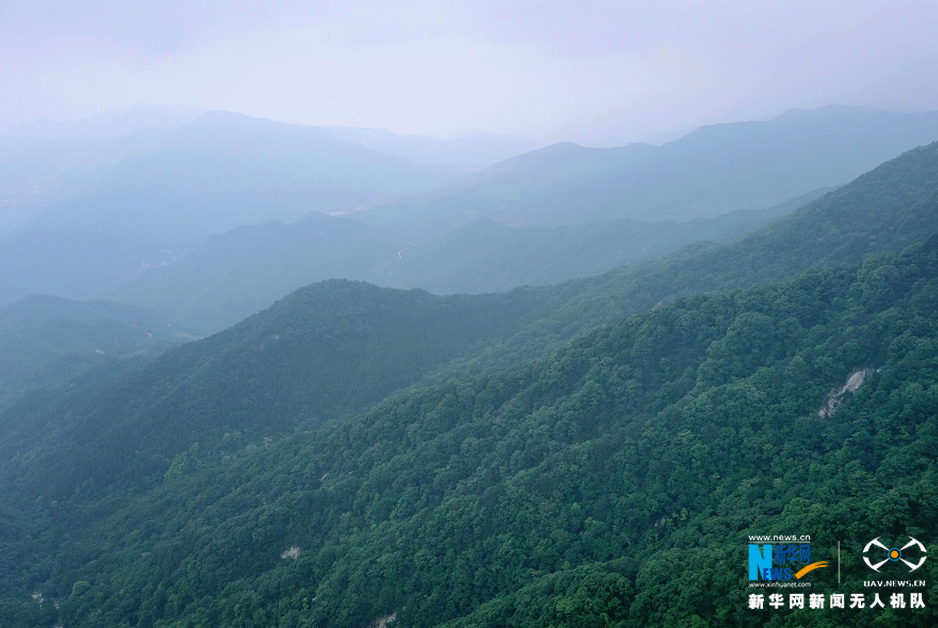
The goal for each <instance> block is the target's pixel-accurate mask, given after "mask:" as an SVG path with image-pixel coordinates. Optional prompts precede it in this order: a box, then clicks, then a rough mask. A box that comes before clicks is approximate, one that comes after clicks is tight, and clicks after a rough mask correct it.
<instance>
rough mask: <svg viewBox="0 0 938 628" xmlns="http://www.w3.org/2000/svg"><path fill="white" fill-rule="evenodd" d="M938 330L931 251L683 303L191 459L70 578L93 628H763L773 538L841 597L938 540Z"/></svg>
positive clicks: (880, 621) (99, 538) (882, 618)
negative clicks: (373, 627) (365, 408)
mask: <svg viewBox="0 0 938 628" xmlns="http://www.w3.org/2000/svg"><path fill="white" fill-rule="evenodd" d="M936 313H938V239H932V240H929V241H928V242H927V243H926V244H924V245H917V246H913V247H912V248H910V249H909V250H907V251H905V252H903V253H901V254H898V255H883V256H879V257H877V258H874V259H870V260H868V261H867V262H865V263H864V264H863V266H862V267H861V268H859V269H858V270H835V269H823V270H816V271H811V272H808V273H807V274H805V275H803V276H801V277H799V278H797V279H795V280H793V281H791V282H788V283H784V284H781V285H777V286H772V287H765V288H757V289H752V290H748V291H736V292H731V293H728V294H724V295H719V296H714V297H695V298H691V299H688V300H680V301H678V302H675V303H674V304H671V305H668V306H664V307H660V308H657V309H655V310H654V311H652V312H649V313H647V314H644V315H640V316H633V317H627V318H625V319H623V320H621V321H619V322H617V323H616V324H614V325H611V326H606V327H602V328H600V329H597V330H595V331H594V332H592V333H590V334H588V335H587V336H585V337H583V338H581V339H579V340H577V341H575V342H573V343H571V344H570V345H568V346H566V347H564V348H563V349H561V350H559V351H557V352H556V353H554V354H552V355H551V356H548V357H546V358H544V359H541V360H537V361H535V362H532V363H528V364H524V365H519V366H517V367H515V368H513V369H510V370H507V371H504V372H499V373H490V374H486V375H483V376H480V377H477V378H472V379H465V380H459V381H454V382H451V383H448V384H444V385H441V386H439V387H434V388H430V389H427V390H425V391H415V392H412V393H408V394H406V395H401V396H396V397H392V398H390V399H388V400H386V401H385V402H383V403H381V404H379V405H378V406H377V407H376V408H374V409H373V410H371V411H369V412H366V413H364V414H361V415H359V416H357V417H356V418H354V419H350V420H347V421H344V422H341V423H339V424H336V425H333V426H329V427H326V428H323V429H320V430H316V431H313V432H311V433H307V434H301V435H297V436H294V437H291V438H289V439H286V440H284V441H282V442H280V443H275V444H271V445H269V446H267V447H265V448H263V449H261V450H255V451H253V452H250V453H247V454H246V455H244V456H242V457H240V458H238V459H233V460H231V461H228V462H223V463H222V464H221V465H220V466H216V465H213V466H212V467H211V470H208V469H204V470H201V471H200V470H199V465H198V464H197V461H198V455H199V454H198V450H190V453H191V456H192V458H191V460H190V461H189V462H187V464H186V465H180V466H179V467H176V466H175V465H174V466H173V467H171V468H170V470H169V472H167V474H166V476H165V479H164V480H163V482H162V483H161V485H160V486H157V487H154V489H153V490H152V491H151V492H150V493H149V494H148V495H146V496H145V497H141V498H139V499H136V500H133V501H132V502H131V504H129V505H128V506H125V507H124V508H123V509H122V510H121V512H120V513H118V514H116V515H113V516H111V517H110V518H108V519H107V520H105V521H98V522H96V523H95V525H94V531H93V534H92V535H91V536H90V537H88V539H87V540H86V541H85V542H84V543H82V545H81V547H82V548H84V549H83V550H82V551H81V552H78V551H77V550H78V547H77V546H76V547H71V546H69V545H68V544H66V545H64V546H63V547H62V548H61V549H60V552H61V554H60V555H59V556H58V558H57V560H56V563H55V564H57V565H58V566H59V571H58V575H56V576H52V579H51V581H50V582H49V583H48V584H47V585H46V586H49V587H50V588H51V590H53V591H55V592H56V595H57V596H61V597H62V611H63V613H64V617H65V620H66V622H67V623H68V624H69V625H71V626H92V625H94V626H101V625H119V624H120V623H122V622H124V621H127V622H129V623H130V624H131V625H154V626H196V625H204V624H207V625H240V626H269V625H281V626H349V627H356V626H364V625H367V624H368V623H369V622H370V621H372V620H374V619H376V618H379V617H384V616H389V615H391V614H395V615H396V623H397V625H399V626H437V625H440V624H442V623H445V622H450V623H449V624H448V625H450V626H493V627H494V626H506V625H507V626H545V625H548V624H551V623H553V624H554V625H568V626H573V625H583V626H593V625H595V626H606V625H615V626H646V625H662V626H677V625H700V626H703V625H709V624H710V623H712V624H714V625H720V626H761V625H764V624H765V622H766V613H765V612H764V611H763V612H757V611H749V610H747V609H746V607H745V604H744V600H745V594H746V589H745V586H746V571H745V568H744V565H745V551H746V538H747V536H748V535H749V534H768V533H773V532H774V533H778V532H783V531H790V530H805V531H810V533H811V534H812V537H813V539H814V540H815V545H814V547H815V552H817V554H816V555H818V554H820V555H822V556H827V554H825V553H826V552H830V551H833V548H835V547H836V541H838V540H840V541H842V542H843V545H844V547H845V549H846V559H845V561H844V576H845V580H844V584H843V585H842V589H841V590H850V587H851V586H853V587H854V588H856V586H857V582H858V579H861V578H862V577H863V575H864V573H865V571H861V569H860V568H861V566H862V563H860V562H859V559H858V553H859V552H860V550H861V549H862V546H863V543H865V541H866V540H868V539H869V538H873V537H874V536H876V535H878V534H882V533H884V531H891V532H893V533H899V532H901V533H907V534H913V535H915V536H917V537H919V538H922V539H927V541H926V542H931V541H932V538H931V534H932V530H931V528H932V524H933V522H934V520H935V517H936V516H938V492H936V490H935V486H936V484H935V480H936V479H938V474H936V472H938V469H936V463H935V459H934V457H933V456H932V455H931V452H932V451H934V449H935V447H936V446H938V440H936V439H938V423H936V416H938V367H936V365H938V317H936ZM864 367H871V368H873V369H875V372H874V374H873V375H871V376H870V377H869V379H868V380H867V381H866V382H864V383H863V385H862V386H861V387H860V388H859V389H858V390H857V391H856V392H855V393H854V394H852V395H851V396H850V397H849V398H847V399H845V400H844V402H843V403H842V405H840V407H838V408H837V410H836V411H835V412H834V413H833V414H831V415H830V416H821V415H820V414H819V413H818V408H820V407H821V406H822V405H823V404H824V403H825V400H826V397H827V394H828V392H829V391H830V390H831V389H835V388H838V387H839V386H840V384H841V383H842V382H843V381H845V380H846V379H847V377H848V376H849V375H851V374H852V373H853V372H854V371H856V370H857V369H859V368H864ZM45 494H46V495H48V493H45ZM61 499H63V500H64V502H62V501H58V502H49V501H45V500H48V497H44V498H43V501H44V503H45V504H46V505H45V508H48V509H50V510H49V517H50V518H49V521H50V525H51V526H52V528H53V529H54V530H55V529H59V528H61V529H60V530H59V532H58V534H63V533H64V530H65V529H67V528H69V527H71V526H73V525H74V522H73V519H72V518H73V517H75V516H77V514H78V512H80V511H81V510H82V503H84V506H83V508H84V509H87V508H89V507H90V504H89V503H88V502H87V501H85V500H87V499H88V497H85V496H81V495H80V493H77V494H74V495H73V496H71V497H66V496H64V495H63V496H62V497H61ZM92 501H93V500H92ZM73 509H77V510H73ZM291 548H295V549H294V550H293V551H292V552H290V551H289V550H290V549H291ZM864 569H865V567H864ZM926 570H927V574H924V575H925V576H927V578H929V581H930V582H932V583H933V582H934V577H935V575H936V574H938V568H936V566H935V565H934V564H931V563H929V564H928V565H927V567H926ZM50 576H51V574H50ZM819 577H820V578H826V580H825V582H828V583H830V582H831V578H833V577H834V576H833V574H822V575H821V576H819ZM833 586H836V585H833ZM931 586H932V587H933V588H932V590H931V591H929V595H935V594H936V590H935V589H934V584H932V585H931ZM804 621H812V622H821V624H818V625H845V626H846V625H849V626H872V625H879V626H883V625H885V626H900V625H902V626H928V625H931V624H932V623H933V622H934V611H933V610H932V609H931V608H926V609H924V610H915V611H911V610H905V611H886V612H883V613H877V614H873V613H864V612H862V611H856V610H852V611H851V610H847V611H840V610H836V609H835V610H825V611H814V612H812V613H810V614H808V612H807V611H800V612H799V611H794V612H788V611H780V612H778V613H776V617H775V618H774V619H773V622H774V623H773V625H779V626H797V625H801V624H802V622H804Z"/></svg>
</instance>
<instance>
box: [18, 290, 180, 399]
mask: <svg viewBox="0 0 938 628" xmlns="http://www.w3.org/2000/svg"><path fill="white" fill-rule="evenodd" d="M194 338H195V337H194V336H192V335H191V334H190V333H188V332H187V331H186V330H184V329H179V328H178V327H176V326H175V325H173V324H172V323H171V322H170V321H169V319H167V318H166V317H164V316H162V315H160V314H157V313H156V312H152V311H147V310H142V309H140V308H136V307H133V306H128V305H119V304H117V303H110V302H107V301H81V302H79V301H70V300H68V299H62V298H58V297H50V296H46V295H34V296H31V297H27V298H25V299H22V300H20V301H17V302H16V303H13V304H12V305H8V306H7V307H5V308H2V309H0V399H2V398H4V397H5V396H6V395H8V394H10V393H12V392H14V391H15V392H17V393H18V394H22V393H23V392H25V390H28V389H31V388H44V389H48V388H51V387H54V386H56V385H60V384H64V383H66V382H68V381H69V380H70V379H72V378H74V377H76V376H78V375H80V374H82V373H83V372H85V371H87V370H88V369H92V368H95V367H97V366H100V365H102V364H106V363H109V362H112V361H114V360H121V359H124V358H128V357H132V356H137V357H140V356H156V355H159V354H160V353H162V352H163V351H165V350H166V349H168V348H169V347H172V346H175V345H178V344H182V343H183V342H186V341H189V340H193V339H194Z"/></svg>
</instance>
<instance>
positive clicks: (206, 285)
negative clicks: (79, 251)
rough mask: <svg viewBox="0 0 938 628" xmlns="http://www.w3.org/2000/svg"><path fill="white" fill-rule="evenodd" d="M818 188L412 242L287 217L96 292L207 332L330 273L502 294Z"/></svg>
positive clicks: (485, 222)
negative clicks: (683, 213)
mask: <svg viewBox="0 0 938 628" xmlns="http://www.w3.org/2000/svg"><path fill="white" fill-rule="evenodd" d="M822 193H823V191H815V192H812V193H811V194H808V195H806V196H804V197H799V198H797V199H792V200H791V201H789V202H788V203H785V204H783V205H781V206H778V207H771V208H767V209H762V210H740V211H737V212H731V213H730V214H726V215H724V216H719V217H717V218H713V219H696V220H692V221H688V222H686V223H675V222H673V221H667V222H663V223H657V224H646V223H638V222H635V221H619V222H616V223H597V224H591V225H576V226H570V227H558V228H556V229H524V228H512V227H505V226H503V225H499V224H497V223H494V222H493V221H491V220H490V219H487V218H482V219H479V220H477V221H476V222H474V223H471V224H469V225H466V226H464V227H462V228H460V229H457V230H455V231H453V232H450V233H447V234H446V235H444V236H442V237H441V238H440V239H438V240H435V241H431V242H426V243H424V244H422V245H416V246H414V245H413V243H412V242H410V241H408V240H406V239H404V238H401V237H398V236H393V235H391V234H389V233H387V232H384V231H381V230H378V229H376V228H374V227H371V226H369V225H366V224H363V223H360V222H358V221H355V220H353V219H352V218H349V217H345V216H325V215H322V214H319V213H316V212H314V213H311V214H309V215H308V216H305V217H304V218H302V219H301V220H297V221H295V222H291V223H287V224H284V223H280V222H268V223H264V224H261V225H252V226H244V227H238V228H236V229H232V230H231V231H228V232H226V233H223V234H220V235H217V236H212V237H210V238H209V239H208V240H206V241H205V242H204V243H202V244H201V245H200V246H199V247H198V248H196V249H195V250H194V251H192V253H190V254H189V255H186V256H185V257H184V258H182V259H179V260H177V261H176V262H174V263H173V264H170V265H167V266H163V267H158V268H151V269H149V270H148V271H147V272H146V273H145V274H144V275H142V276H141V277H139V278H138V279H136V280H134V281H132V282H130V283H128V284H125V285H124V286H122V287H120V288H118V289H117V290H115V291H113V292H109V293H107V294H106V295H105V296H106V298H108V299H111V300H115V301H119V302H124V303H130V304H133V305H138V306H142V307H147V308H152V309H156V310H160V311H162V312H163V313H164V314H166V315H167V316H169V317H171V318H173V319H174V320H177V321H179V322H180V323H181V324H184V325H186V326H188V327H191V328H192V329H196V330H199V331H200V332H202V333H206V334H208V333H213V332H216V331H220V330H222V329H224V328H226V327H229V326H230V325H233V324H234V323H236V322H238V321H240V320H242V319H243V318H246V317H247V316H249V315H251V314H254V313H255V312H258V311H260V310H262V309H263V308H265V307H267V306H268V305H270V304H271V303H273V302H274V301H276V300H277V299H279V298H281V297H283V296H285V295H287V294H289V293H290V292H292V291H293V290H296V289H297V288H300V287H303V286H305V285H308V284H309V283H312V282H314V281H322V280H324V279H329V278H338V279H359V280H363V281H369V282H371V283H375V284H378V285H384V286H388V287H392V288H423V289H425V290H429V291H430V292H433V293H436V294H459V293H484V292H502V291H505V290H510V289H512V288H516V287H519V286H522V285H544V284H551V283H559V282H562V281H566V280H569V279H574V278H578V277H587V276H591V275H596V274H598V273H601V272H605V271H606V270H609V269H610V268H612V267H615V266H619V265H622V264H627V263H631V262H635V261H640V260H644V259H652V258H655V257H659V256H661V255H664V254H667V253H671V252H673V251H675V250H676V249H678V248H680V247H681V246H683V245H685V244H687V243H688V242H693V241H695V240H699V239H701V238H708V237H709V238H710V239H722V240H726V241H731V240H734V239H738V238H740V237H742V236H744V235H745V234H746V233H748V232H750V231H752V230H754V229H756V228H757V227H758V226H760V225H762V224H765V223H768V222H771V220H773V219H776V218H778V217H779V216H783V215H784V214H786V213H788V212H790V211H793V210H794V209H797V208H798V207H801V206H802V205H804V204H806V203H808V202H810V201H811V200H814V199H815V198H817V197H818V196H820V195H821V194H822Z"/></svg>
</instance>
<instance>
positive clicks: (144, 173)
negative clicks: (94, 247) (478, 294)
mask: <svg viewBox="0 0 938 628" xmlns="http://www.w3.org/2000/svg"><path fill="white" fill-rule="evenodd" d="M456 174H457V173H456V172H455V170H454V169H450V168H444V167H428V166H419V165H414V164H411V163H409V162H406V161H403V160H401V159H397V158H393V157H389V156H387V155H383V154H381V153H378V152H376V151H373V150H370V149H367V148H364V147H362V146H358V145H356V144H351V143H349V142H344V141H341V140H339V139H337V138H335V137H334V136H332V135H331V134H330V133H328V132H326V131H323V130H321V129H317V128H313V127H302V126H296V125H288V124H281V123H277V122H271V121H269V120H262V119H257V118H249V117H247V116H242V115H239V114H231V113H223V112H206V113H204V114H202V115H201V116H199V118H198V119H197V120H196V121H195V122H194V123H193V124H190V125H187V126H185V127H183V128H182V129H180V130H179V131H177V132H175V133H174V134H172V135H171V136H170V138H169V141H168V142H167V144H166V145H164V146H163V147H161V148H160V149H159V150H156V151H154V152H152V153H151V154H148V155H145V156H143V157H142V158H140V159H137V160H131V161H129V163H127V164H126V166H125V167H124V168H123V169H122V170H121V171H120V172H119V173H117V174H115V175H114V176H113V177H112V178H111V179H109V180H108V181H107V182H106V183H104V184H102V185H101V186H100V188H99V189H98V190H96V192H95V193H94V194H91V195H89V196H87V197H84V198H82V199H80V200H76V201H74V202H72V203H68V204H66V205H65V206H61V207H57V208H56V209H55V210H54V211H52V212H50V213H49V214H47V215H46V216H44V217H43V218H44V220H43V221H42V222H43V224H57V225H67V224H72V223H73V222H81V223H83V224H86V223H88V222H91V223H92V224H95V225H96V226H108V227H112V226H115V225H116V226H125V227H131V228H133V229H135V230H137V231H138V232H140V233H144V234H154V235H158V236H161V237H163V238H165V239H167V240H168V241H179V242H190V243H194V242H198V241H200V240H201V239H202V238H204V237H207V236H208V235H209V234H211V233H213V232H218V231H221V230H224V229H226V228H230V227H232V226H235V225H238V224H248V223H252V222H259V221H263V220H271V219H280V220H282V219H296V218H299V217H300V216H302V215H304V214H307V213H308V212H310V211H320V212H324V213H328V212H333V211H349V210H353V209H355V208H356V207H359V206H365V205H371V204H376V203H379V202H381V201H386V200H389V199H390V198H393V197H399V196H403V195H406V194H412V193H414V192H417V191H420V190H425V189H429V188H432V187H434V186H436V185H439V184H440V183H442V182H445V181H448V180H451V179H452V178H453V177H454V176H455V175H456Z"/></svg>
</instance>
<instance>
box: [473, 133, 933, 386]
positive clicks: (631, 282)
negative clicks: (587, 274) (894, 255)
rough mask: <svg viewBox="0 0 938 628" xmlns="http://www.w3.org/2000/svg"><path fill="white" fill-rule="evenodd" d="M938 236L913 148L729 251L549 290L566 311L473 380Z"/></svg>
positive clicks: (927, 157)
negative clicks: (649, 313) (686, 302)
mask: <svg viewBox="0 0 938 628" xmlns="http://www.w3.org/2000/svg"><path fill="white" fill-rule="evenodd" d="M936 232H938V142H935V143H933V144H930V145H928V146H923V147H920V148H916V149H914V150H911V151H908V152H907V153H905V154H903V155H901V156H899V157H897V158H896V159H893V160H891V161H888V162H886V163H884V164H882V165H881V166H879V167H878V168H875V169H874V170H872V171H870V172H868V173H866V174H864V175H862V176H860V177H858V178H857V179H856V180H854V181H852V182H851V183H849V184H847V185H844V186H843V187H841V188H839V189H837V190H835V191H833V192H830V193H828V194H825V195H824V196H822V197H821V198H819V199H817V200H816V201H814V202H812V203H809V204H808V205H806V206H804V207H802V208H801V209H798V210H796V211H794V212H792V213H791V214H789V215H787V216H785V217H784V218H781V219H779V220H778V221H776V222H773V223H771V224H769V225H767V226H765V227H762V228H761V229H759V230H757V231H755V232H753V233H752V234H750V235H748V236H746V237H745V238H743V239H741V240H738V241H736V242H732V243H728V244H720V245H717V244H710V243H697V244H692V245H690V246H688V247H686V248H684V249H682V250H681V251H678V252H677V253H675V254H673V255H671V256H668V257H665V258H663V259H660V260H653V261H650V262H646V263H643V264H638V265H634V266H628V267H623V268H616V269H613V270H611V271H609V272H607V273H605V274H603V275H600V276H598V277H591V278H587V279H582V280H578V281H572V282H568V283H567V284H561V285H558V286H553V287H551V288H549V290H551V291H552V293H553V294H555V295H556V296H555V298H557V299H558V300H559V301H560V302H561V303H562V305H561V306H559V307H558V308H557V309H555V310H553V311H551V313H550V314H549V315H548V316H546V317H545V318H543V319H540V320H538V321H536V322H535V323H533V324H531V325H529V326H527V327H525V328H523V329H522V330H520V331H519V332H518V333H517V334H516V335H514V336H513V337H511V338H509V339H508V340H506V341H505V342H504V343H502V344H501V345H500V346H498V347H493V348H491V350H489V351H487V352H486V353H485V354H480V355H478V356H476V358H474V359H473V360H471V361H470V362H467V363H465V364H463V367H464V368H468V369H470V372H476V371H478V370H479V369H482V368H485V367H486V366H491V365H495V364H504V363H507V362H510V361H513V360H516V359H518V358H519V357H534V356H537V355H541V354H542V352H543V351H544V349H545V347H552V346H557V345H558V344H559V343H561V342H564V341H565V340H567V339H569V338H570V337H572V336H573V335H575V334H576V333H580V332H582V331H584V330H588V329H592V328H593V327H595V326H596V325H600V324H603V323H608V322H610V321H612V320H615V319H616V318H618V317H620V316H625V315H626V314H632V313H636V312H643V311H646V310H648V309H651V308H653V307H655V306H656V305H660V304H663V303H667V302H668V301H671V300H674V299H675V298H679V297H682V296H688V295H692V294H701V293H716V292H721V291H725V290H733V289H737V288H746V287H751V286H755V285H759V284H769V283H773V282H778V281H783V280H785V279H789V278H791V277H793V276H795V275H797V274H799V273H801V272H804V271H805V270H807V269H808V268H811V267H812V266H835V267H836V266H839V267H844V266H849V265H853V264H856V263H858V261H859V260H861V259H863V258H864V257H865V256H868V255H870V254H872V253H877V252H882V251H896V250H899V249H901V248H902V247H904V246H906V245H908V244H909V243H912V242H917V241H922V240H924V239H925V238H927V237H929V236H930V235H932V234H935V233H936Z"/></svg>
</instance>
